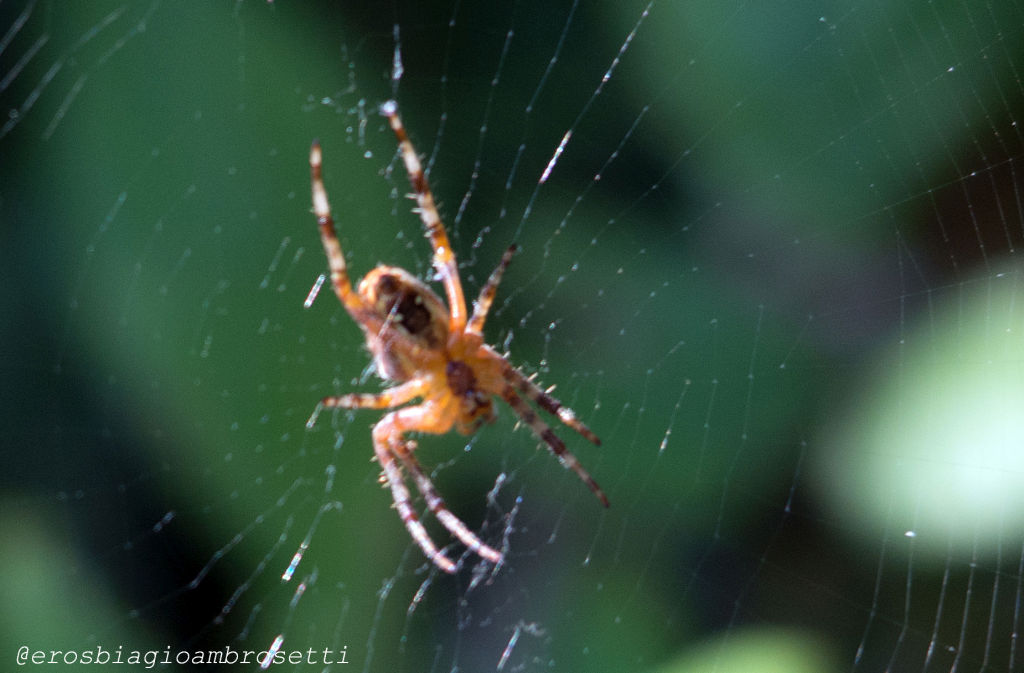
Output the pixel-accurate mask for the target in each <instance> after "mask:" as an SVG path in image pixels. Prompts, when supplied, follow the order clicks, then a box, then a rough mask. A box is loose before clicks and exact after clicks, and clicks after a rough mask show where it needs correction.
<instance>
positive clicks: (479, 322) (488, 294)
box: [466, 244, 518, 334]
mask: <svg viewBox="0 0 1024 673" xmlns="http://www.w3.org/2000/svg"><path fill="white" fill-rule="evenodd" d="M517 249H518V247H517V246H516V245H515V244H512V245H510V246H509V247H508V249H507V250H505V254H503V255H502V256H501V261H500V262H498V266H496V267H495V268H494V271H492V272H491V277H490V278H488V279H487V282H486V283H484V286H483V287H482V288H481V289H480V296H479V297H478V298H477V300H476V301H475V302H473V315H471V316H470V318H469V322H468V323H467V324H466V331H467V332H476V333H477V334H483V331H484V321H485V320H486V319H487V313H488V311H490V310H491V304H493V303H494V296H495V295H496V294H497V293H498V285H499V284H500V283H501V276H502V274H504V273H505V269H507V268H508V264H509V262H511V261H512V255H514V254H516V250H517Z"/></svg>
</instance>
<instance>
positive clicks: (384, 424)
mask: <svg viewBox="0 0 1024 673" xmlns="http://www.w3.org/2000/svg"><path fill="white" fill-rule="evenodd" d="M456 410H457V407H454V406H448V407H447V408H444V409H439V408H438V407H437V406H436V405H429V404H426V403H425V404H423V405H420V406H416V407H405V408H403V409H398V410H396V411H392V412H391V413H389V414H387V415H386V416H384V418H382V419H381V420H380V421H379V422H378V423H377V425H375V426H374V428H373V444H374V450H375V451H376V452H377V455H378V459H380V456H381V454H382V453H384V454H387V456H388V459H389V460H390V459H391V455H392V454H393V455H395V456H398V458H399V459H400V460H401V461H402V463H403V464H404V465H405V468H406V470H407V471H408V472H409V474H411V475H412V477H413V480H414V481H415V482H416V487H417V488H418V489H419V491H420V493H421V494H422V495H423V498H424V500H426V503H427V507H428V508H429V509H430V511H431V512H433V513H434V515H435V516H436V517H437V520H438V521H440V522H441V524H442V525H443V526H444V527H445V528H447V529H448V532H450V533H451V534H452V535H454V536H455V537H456V538H458V539H459V541H460V542H462V544H464V545H466V547H467V548H468V549H469V550H470V551H472V552H474V553H475V554H477V555H478V556H480V557H481V558H484V559H486V560H488V561H491V562H492V563H498V562H499V561H501V558H502V556H501V553H500V552H498V551H495V550H494V549H493V548H491V547H489V546H488V545H486V544H484V543H483V542H482V541H481V540H480V538H478V537H477V536H476V535H475V534H474V533H473V532H472V531H471V530H469V528H467V527H466V524H464V523H463V522H462V520H461V519H459V518H458V517H457V516H455V515H454V514H452V513H451V511H450V510H449V509H448V506H447V505H445V503H444V500H443V499H442V498H441V496H440V495H439V494H438V493H437V491H436V490H435V489H434V485H433V483H432V482H431V481H430V478H429V477H427V475H426V474H424V472H423V468H422V467H420V464H419V461H418V460H416V457H415V456H414V455H413V453H412V448H413V446H414V445H413V444H412V443H411V442H409V441H408V440H406V439H405V438H404V434H405V433H406V432H411V431H415V430H420V431H422V432H429V433H434V434H442V433H444V432H447V431H448V429H450V427H451V424H452V422H454V416H455V413H456ZM446 416H447V417H450V418H445V417H446ZM396 472H397V470H396ZM386 475H387V478H388V481H389V482H392V483H391V492H392V495H393V496H394V498H395V504H396V507H397V508H398V514H399V516H400V517H401V518H402V521H403V522H404V523H405V527H406V528H407V529H408V530H409V534H410V535H411V536H412V538H413V540H415V541H416V543H417V544H418V545H419V546H420V549H422V550H423V553H424V554H425V555H426V556H427V558H429V559H430V560H431V561H433V562H434V563H436V564H437V566H438V567H440V568H441V569H442V570H444V571H445V572H448V573H453V572H455V570H456V567H455V565H454V564H453V563H452V562H451V560H450V559H449V558H448V557H447V556H445V555H444V553H443V552H440V551H438V549H437V547H436V546H435V545H434V543H433V541H432V540H431V539H430V536H429V535H428V534H427V531H426V529H425V528H424V527H423V524H422V523H421V522H420V520H419V518H418V517H417V516H416V512H415V511H414V510H413V508H412V505H411V503H410V502H409V491H408V489H406V488H405V485H404V483H403V484H402V485H401V488H400V489H396V488H395V485H394V483H393V477H392V476H391V474H390V473H387V472H386ZM398 478H399V479H401V473H398ZM400 496H401V497H402V498H404V504H403V503H402V502H400V501H399V497H400Z"/></svg>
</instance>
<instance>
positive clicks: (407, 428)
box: [306, 101, 608, 573]
mask: <svg viewBox="0 0 1024 673" xmlns="http://www.w3.org/2000/svg"><path fill="white" fill-rule="evenodd" d="M380 111H381V114H382V115H384V116H385V117H387V119H388V122H389V124H390V126H391V129H392V130H393V131H394V133H395V137H396V138H397V139H398V145H399V152H400V154H401V156H402V160H403V162H404V164H405V168H406V171H407V172H408V174H409V181H410V182H411V183H412V188H413V192H414V193H413V197H414V198H415V199H416V202H417V208H416V210H417V212H418V213H419V215H420V219H421V220H422V222H423V227H424V229H425V230H426V236H427V238H428V239H430V244H431V247H432V248H433V251H434V255H433V266H434V269H435V271H436V272H437V275H438V278H439V279H440V281H441V283H442V284H443V286H444V289H445V295H446V298H447V305H446V304H445V302H443V301H442V300H441V298H440V297H439V296H438V295H437V294H436V293H435V292H434V291H433V290H431V289H430V288H429V287H428V286H427V285H426V284H425V283H423V282H422V281H420V280H419V279H417V278H416V277H414V276H413V275H412V274H410V273H409V272H407V271H405V270H404V269H401V268H398V267H393V266H385V265H380V266H377V267H376V268H374V269H373V270H372V271H370V272H369V273H367V274H366V276H365V277H364V278H363V279H362V280H361V281H360V282H359V285H358V288H357V289H353V287H352V284H351V281H350V280H349V276H348V270H347V267H346V264H345V257H344V254H343V253H342V251H341V244H340V243H339V241H338V235H337V232H336V230H335V226H334V220H333V218H332V216H331V209H330V205H329V204H328V201H327V191H326V189H325V188H324V183H323V178H322V175H321V163H322V155H321V150H320V144H319V142H317V141H314V142H313V146H312V148H311V150H310V155H309V165H310V175H311V182H312V196H313V212H314V214H315V215H316V219H317V225H318V227H319V229H320V239H321V241H322V243H323V246H324V252H325V253H326V255H327V262H328V266H329V267H330V276H331V286H332V287H333V289H334V292H335V294H336V295H337V296H338V299H339V300H340V301H341V303H342V305H343V306H344V307H345V310H346V311H347V312H348V313H349V315H350V316H352V319H353V320H354V321H355V322H356V323H357V324H358V325H359V326H360V327H361V328H362V330H363V336H364V337H365V339H366V346H367V348H368V349H369V351H370V353H371V354H372V355H373V359H374V363H375V365H376V369H377V373H378V374H379V375H380V377H381V378H382V379H385V380H388V381H393V382H394V383H395V384H396V385H394V386H392V387H390V388H387V389H385V390H384V391H382V392H380V393H376V394H368V393H349V394H347V395H340V396H330V397H325V398H323V399H322V400H321V401H320V403H319V404H318V405H317V407H316V409H315V410H314V412H313V414H312V416H310V418H309V421H307V423H306V425H307V427H313V425H314V424H315V423H316V419H317V417H318V416H319V414H320V412H321V411H322V410H323V409H325V408H345V409H392V410H391V411H389V412H388V413H386V414H385V415H384V416H383V417H382V418H381V419H380V421H378V422H377V423H376V425H374V426H373V430H372V436H373V448H374V453H375V456H376V459H377V460H378V462H380V465H381V469H382V470H383V477H382V481H383V482H384V483H385V484H386V485H387V486H388V487H389V488H390V489H391V495H392V498H393V499H394V503H395V508H396V509H397V510H398V515H399V517H400V518H401V519H402V522H403V523H404V524H405V527H406V528H407V529H408V531H409V534H410V535H411V536H412V539H413V540H414V541H415V542H416V544H417V545H419V547H420V549H422V550H423V553H424V554H425V555H426V557H427V558H428V559H430V560H431V561H432V562H433V563H434V564H435V565H436V566H437V567H439V568H440V569H441V570H443V571H445V572H448V573H453V572H455V571H456V570H457V566H456V564H455V563H453V562H452V560H451V559H450V558H449V557H448V556H447V555H446V554H445V553H444V551H442V550H439V549H438V548H437V546H436V545H435V544H434V542H433V540H431V538H430V536H429V535H428V533H427V531H426V528H424V526H423V523H422V522H421V521H420V520H419V517H418V516H417V514H416V510H415V509H414V508H413V506H412V499H411V497H410V494H409V489H408V487H407V486H406V483H405V478H404V476H403V473H402V470H403V468H404V470H405V472H406V473H407V474H408V475H409V476H410V477H411V479H412V481H413V483H415V485H416V488H417V490H418V491H419V492H420V494H421V495H422V496H423V499H424V501H425V503H426V505H427V508H428V509H429V510H430V511H431V512H432V513H433V514H434V516H435V517H436V518H437V519H438V521H440V522H441V524H442V525H443V526H444V527H445V528H447V529H448V531H449V532H450V533H451V534H452V535H454V536H455V537H456V538H457V539H458V540H459V541H460V542H462V543H463V544H464V545H465V546H466V547H467V548H468V549H469V550H470V551H471V552H473V553H475V554H476V555H477V556H479V557H480V558H482V559H485V560H487V561H490V562H491V563H499V562H500V561H501V560H502V558H503V556H502V554H501V552H499V551H497V550H495V549H494V548H492V547H490V546H488V545H487V544H485V543H484V542H482V541H481V540H480V538H479V537H477V536H476V534H474V533H473V532H472V531H470V530H469V528H468V527H467V526H466V524H465V523H463V522H462V520H461V519H459V518H458V517H457V516H455V515H454V514H452V513H451V511H449V510H448V508H447V506H446V505H445V504H444V500H443V499H442V498H441V496H440V495H439V494H438V493H437V490H436V489H435V488H434V485H433V483H432V482H431V480H430V478H429V477H428V476H427V474H426V473H425V472H424V471H423V468H422V467H421V466H420V464H419V461H418V460H416V457H415V455H414V451H415V449H416V443H415V442H414V441H413V440H411V439H408V438H407V437H406V435H407V434H408V433H411V432H425V433H430V434H444V433H447V432H449V431H450V430H451V429H452V428H453V427H454V428H455V429H456V430H457V431H458V432H460V433H463V434H471V433H473V432H474V431H475V430H476V429H477V428H479V427H480V425H482V424H483V423H487V422H490V421H492V420H494V416H495V410H494V404H493V397H495V396H497V397H499V398H501V399H502V400H503V401H505V403H507V404H508V405H509V406H510V407H511V408H512V410H513V411H514V412H515V413H516V415H517V416H518V417H519V418H520V420H521V421H522V422H523V423H524V424H525V425H527V426H528V427H529V428H530V429H531V430H532V431H533V432H534V433H535V434H536V435H537V436H538V437H539V438H540V439H541V440H542V441H543V442H544V443H545V444H546V445H547V447H548V449H549V450H550V451H551V452H552V453H553V454H554V455H555V456H556V457H557V458H558V460H559V461H560V462H561V463H562V465H564V466H565V467H566V468H567V469H570V470H572V471H574V472H575V473H576V474H577V476H579V478H580V479H581V480H582V481H583V482H584V483H585V484H586V485H587V486H588V487H589V488H590V490H591V491H593V492H594V494H595V495H596V496H597V498H598V499H599V500H600V501H601V503H602V504H603V505H604V506H605V507H607V506H608V498H607V497H606V496H605V494H604V492H603V491H602V490H601V488H600V487H599V486H598V485H597V483H596V482H595V481H594V480H593V479H592V478H591V477H590V474H589V473H588V472H587V471H586V470H585V469H584V468H583V466H582V465H581V464H580V463H579V461H578V460H577V459H576V457H575V456H574V455H573V454H572V453H571V452H570V451H569V450H568V449H567V448H566V446H565V444H564V443H563V442H562V440H561V439H559V438H558V436H557V435H555V433H554V431H552V430H551V428H550V426H548V424H547V423H546V422H545V421H544V420H543V419H541V418H540V416H538V415H537V413H536V412H535V411H534V410H533V408H532V407H531V406H530V404H529V403H528V402H527V401H526V400H530V401H531V402H533V403H534V404H536V405H537V406H538V407H540V408H541V409H543V410H544V411H547V412H549V413H551V414H553V415H555V416H556V417H557V418H558V419H559V420H560V421H561V422H562V423H564V424H565V425H567V426H568V427H570V428H572V429H573V430H575V431H576V432H578V433H579V434H581V435H583V437H585V438H586V439H587V440H589V441H590V442H592V443H593V444H595V445H600V443H601V442H600V440H599V439H598V438H597V436H596V435H595V434H594V433H593V432H591V430H590V429H589V428H588V427H587V426H586V425H584V424H583V423H582V422H581V421H579V420H578V419H577V418H576V415H575V414H574V413H573V412H572V410H571V409H569V408H568V407H565V406H563V405H562V403H561V402H559V401H558V400H557V399H555V398H554V397H552V396H551V395H549V394H548V393H547V392H546V391H544V390H543V389H541V388H540V387H539V386H538V385H537V384H536V383H534V381H533V379H532V377H527V376H526V375H524V374H523V373H522V372H520V371H519V370H518V369H516V368H515V367H513V366H512V365H511V364H510V363H509V362H508V360H506V359H505V358H504V357H503V356H502V355H500V354H499V353H498V352H497V351H495V350H494V349H493V348H491V347H490V346H488V345H487V344H486V343H484V338H483V327H484V322H485V320H486V318H487V313H488V311H489V310H490V308H491V304H492V303H493V302H494V297H495V294H496V293H497V289H498V284H499V283H500V282H501V276H502V274H503V273H504V271H505V269H506V267H507V266H508V264H509V262H510V261H511V260H512V255H513V254H514V253H515V250H516V248H515V246H512V247H510V248H509V249H508V250H506V251H505V254H504V255H503V256H502V258H501V261H500V262H499V264H498V266H497V268H495V270H494V272H493V273H492V274H491V276H490V278H488V280H487V282H486V283H485V284H484V286H483V288H482V289H481V291H480V296H479V297H478V298H477V300H476V301H475V302H474V303H473V312H472V314H471V315H468V316H467V309H466V300H465V296H464V294H463V291H462V283H461V281H460V279H459V275H458V267H457V264H456V261H455V256H454V253H453V252H452V249H451V244H450V243H449V241H448V235H447V233H446V232H445V228H444V224H443V223H442V222H441V218H440V215H439V214H438V212H437V207H436V205H435V204H434V197H433V194H432V193H431V191H430V186H429V184H428V183H427V179H426V176H425V175H424V173H423V169H422V166H421V165H420V161H419V158H418V157H417V155H416V151H415V149H414V148H413V146H412V143H411V142H410V141H409V138H408V136H407V135H406V132H405V128H404V127H403V126H402V122H401V120H400V119H399V117H398V108H397V105H396V103H395V102H394V101H388V102H386V103H384V104H383V105H382V106H381V108H380ZM524 397H525V398H526V399H524ZM416 398H420V401H419V403H417V404H412V405H408V406H402V405H405V404H406V403H408V402H412V401H413V400H414V399H416ZM396 407H397V408H396Z"/></svg>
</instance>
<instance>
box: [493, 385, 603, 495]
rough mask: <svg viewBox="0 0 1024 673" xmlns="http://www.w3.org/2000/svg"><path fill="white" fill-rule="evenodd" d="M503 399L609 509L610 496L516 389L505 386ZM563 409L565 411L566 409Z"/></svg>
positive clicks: (502, 392)
mask: <svg viewBox="0 0 1024 673" xmlns="http://www.w3.org/2000/svg"><path fill="white" fill-rule="evenodd" d="M513 371H514V370H513ZM501 398H502V399H503V400H505V402H507V403H508V405H509V406H510V407H512V410H513V411H515V412H516V414H517V415H518V416H519V418H521V419H522V420H523V422H524V423H526V424H527V425H528V426H530V429H531V430H533V432H534V434H536V435H537V436H538V437H540V439H541V440H542V441H543V442H544V443H545V444H547V446H548V448H549V449H550V450H551V453H553V454H555V457H557V458H558V461H559V462H560V463H562V465H563V466H564V467H566V468H568V469H570V470H572V471H573V472H575V473H576V476H578V477H579V478H580V480H581V481H583V483H584V484H586V485H587V486H588V487H590V490H591V491H593V492H594V495H596V496H597V499H598V500H600V501H601V504H602V505H604V506H605V507H607V506H608V496H606V495H605V494H604V491H602V490H601V487H600V486H598V485H597V482H596V481H594V479H593V477H591V476H590V473H589V472H587V470H586V469H585V468H584V467H583V465H581V464H580V461H579V460H577V459H576V456H574V455H573V454H572V452H571V451H569V449H567V448H566V446H565V443H564V442H563V441H562V440H561V439H559V438H558V435H556V434H555V433H554V431H553V430H552V429H551V427H550V426H548V424H547V423H545V422H544V421H543V420H542V419H541V418H540V417H539V416H538V415H537V412H535V411H534V410H533V408H531V407H530V405H529V404H527V403H526V402H525V401H524V400H523V398H522V397H520V396H519V395H518V394H517V393H516V391H515V389H514V388H512V386H511V385H507V386H505V389H504V390H502V391H501ZM562 408H563V409H564V408H565V407H562ZM559 418H561V416H559ZM574 429H575V428H574ZM588 432H589V431H588ZM590 434H593V433H590Z"/></svg>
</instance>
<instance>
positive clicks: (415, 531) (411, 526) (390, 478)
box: [373, 412, 456, 573]
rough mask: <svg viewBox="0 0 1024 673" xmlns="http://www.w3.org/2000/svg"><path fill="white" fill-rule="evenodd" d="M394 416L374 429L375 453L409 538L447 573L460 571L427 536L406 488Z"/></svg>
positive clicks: (390, 416)
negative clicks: (397, 453) (395, 447)
mask: <svg viewBox="0 0 1024 673" xmlns="http://www.w3.org/2000/svg"><path fill="white" fill-rule="evenodd" d="M393 416H394V412H392V413H390V414H388V415H386V416H385V417H384V418H383V419H382V420H381V421H380V422H379V423H377V425H376V426H374V428H373V450H374V453H376V454H377V461H378V462H380V465H381V468H382V469H383V470H384V478H385V480H386V481H387V483H388V486H390V487H391V497H392V499H393V500H394V501H395V509H397V510H398V516H399V518H401V519H402V523H404V524H405V528H406V530H408V531H409V535H411V536H412V539H413V540H415V541H416V544H418V545H419V546H420V549H422V550H423V553H424V554H425V555H426V557H427V558H428V559H430V560H431V561H432V562H433V563H434V565H436V566H437V567H438V568H440V569H441V570H443V571H445V572H446V573H454V572H455V570H456V568H455V564H454V563H452V560H451V559H450V558H448V557H447V556H445V555H444V552H441V551H438V549H437V547H436V546H435V545H434V542H433V541H432V540H431V539H430V535H428V534H427V529H426V528H424V527H423V523H422V522H421V521H420V520H419V517H418V516H416V510H415V509H413V506H412V499H411V498H410V497H409V489H408V488H406V486H405V481H404V480H403V479H402V471H401V470H400V469H399V467H398V465H397V464H396V463H395V457H394V455H393V454H392V451H391V448H390V447H391V446H392V445H393V444H394V443H395V439H394V435H393V434H392V433H394V432H397V430H396V429H395V428H394V426H393V425H392V424H391V423H390V421H389V419H391V418H392V417H393ZM401 441H402V439H401V433H399V437H398V442H401Z"/></svg>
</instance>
